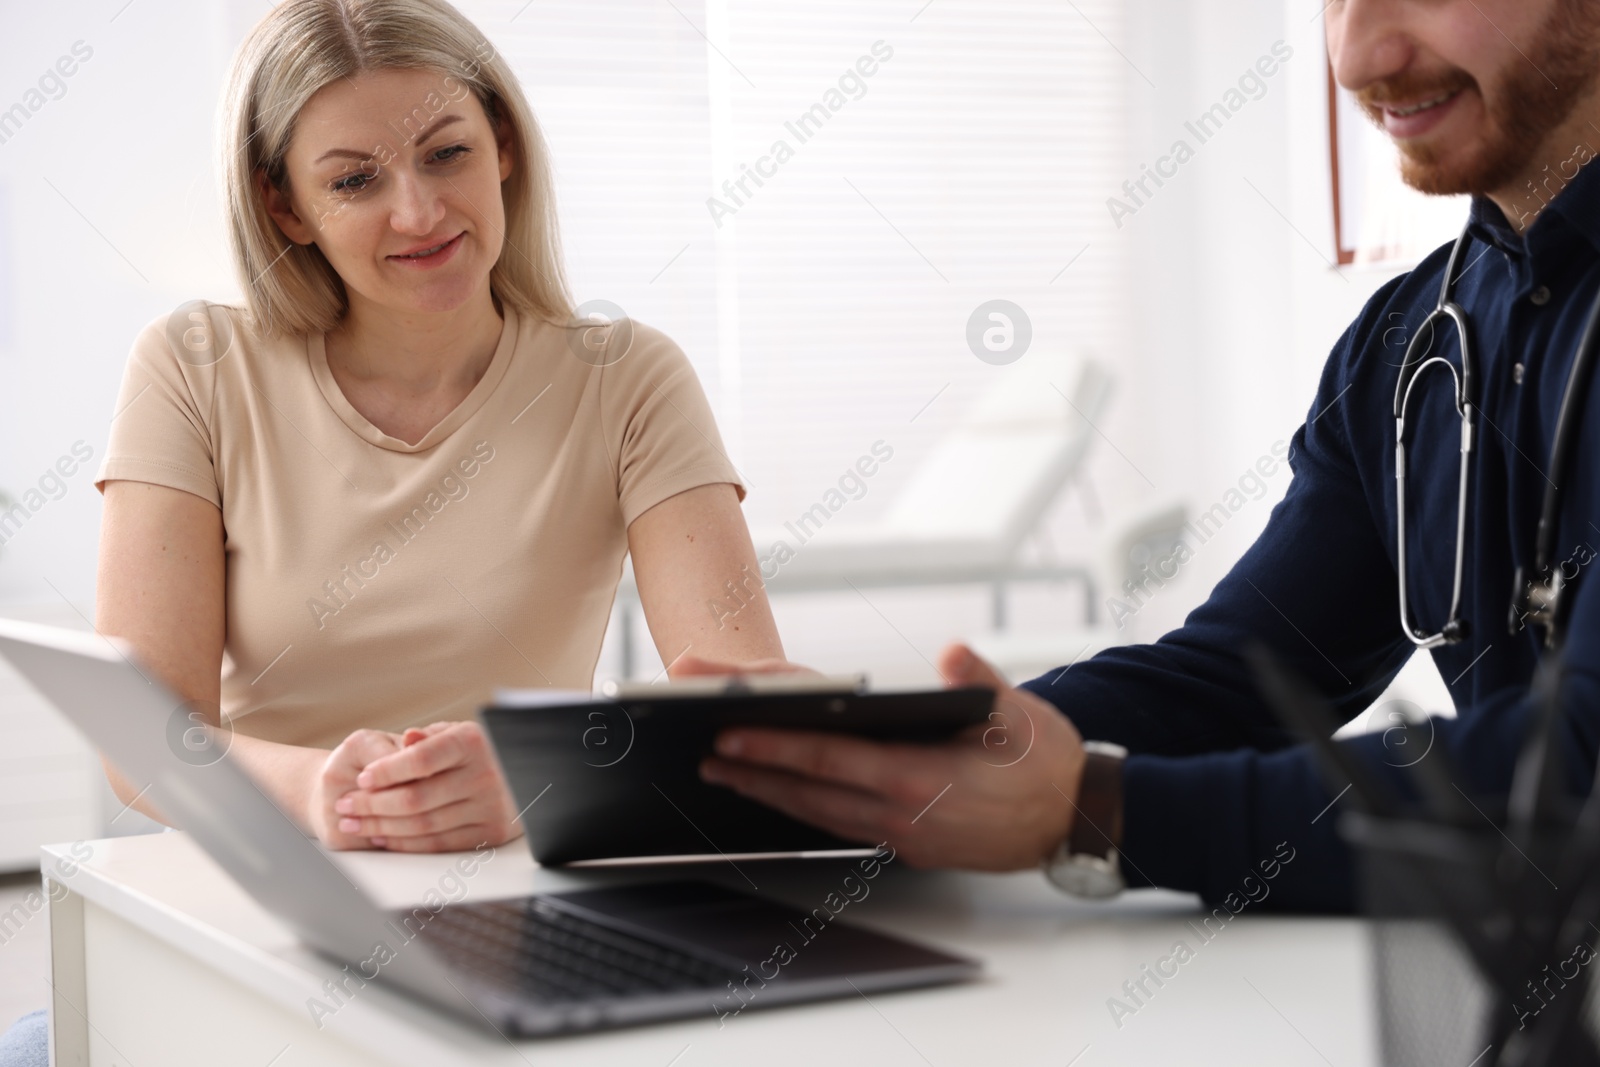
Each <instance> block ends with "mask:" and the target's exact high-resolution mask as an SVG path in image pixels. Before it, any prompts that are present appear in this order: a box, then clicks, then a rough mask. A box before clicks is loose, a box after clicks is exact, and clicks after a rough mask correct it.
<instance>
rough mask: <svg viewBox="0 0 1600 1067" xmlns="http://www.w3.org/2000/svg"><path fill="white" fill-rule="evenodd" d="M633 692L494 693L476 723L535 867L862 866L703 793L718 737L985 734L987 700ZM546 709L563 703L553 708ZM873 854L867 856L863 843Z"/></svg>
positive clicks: (719, 790) (958, 695)
mask: <svg viewBox="0 0 1600 1067" xmlns="http://www.w3.org/2000/svg"><path fill="white" fill-rule="evenodd" d="M649 688H651V689H655V690H659V692H660V695H654V694H648V693H646V692H644V691H642V690H641V689H640V688H637V687H636V688H632V689H629V690H628V691H626V692H624V693H623V694H621V699H573V698H574V697H581V694H565V695H554V694H548V693H541V692H540V691H538V690H532V691H521V692H520V693H515V692H502V693H498V694H496V700H495V703H494V704H492V705H490V706H489V707H486V708H484V709H482V710H481V711H480V712H479V718H480V720H481V721H482V723H483V725H484V728H485V730H486V731H487V732H488V735H489V738H490V740H491V742H492V743H493V745H494V749H495V753H496V756H497V757H498V759H499V761H500V766H501V769H502V771H503V772H504V774H505V777H506V781H507V783H508V784H509V785H510V786H511V791H512V794H513V795H514V796H515V797H516V801H517V806H518V807H519V808H520V809H521V810H522V814H521V820H522V826H523V829H524V831H525V833H526V835H527V839H528V845H529V847H530V849H531V850H532V852H533V857H534V859H536V860H537V861H538V862H539V863H540V864H541V865H544V866H561V865H566V864H576V863H596V862H605V863H619V864H620V863H637V862H658V863H659V862H673V861H691V860H720V859H741V858H743V859H752V858H768V857H771V858H779V857H786V858H787V857H794V856H796V855H799V856H804V857H810V856H812V855H815V854H819V853H821V854H834V853H838V852H840V851H841V850H850V851H852V852H854V853H855V854H860V855H864V854H870V853H871V852H872V851H873V850H872V848H871V847H866V848H863V843H862V842H852V841H845V840H842V839H840V838H838V837H835V836H834V835H832V834H830V833H827V832H825V831H822V830H819V829H817V828H815V827H812V826H807V825H806V824H804V823H801V822H798V821H796V820H794V819H791V818H789V817H788V816H787V815H784V814H782V813H780V812H778V811H776V810H774V809H772V808H768V807H766V806H765V805H762V804H759V803H757V802H755V801H753V800H749V799H747V798H745V797H742V796H740V795H738V794H737V793H735V792H733V791H732V790H730V789H726V788H723V787H721V786H713V785H709V784H707V783H705V782H702V781H701V780H700V775H699V766H700V761H701V760H702V759H704V758H705V757H706V756H707V755H709V754H710V753H711V745H712V740H713V739H714V738H715V736H716V734H717V733H718V731H720V730H722V729H723V728H725V727H729V726H775V727H780V728H786V729H797V730H822V731H829V732H834V733H846V734H853V735H856V736H859V737H866V738H872V739H874V740H881V741H903V742H912V743H933V742H938V741H943V740H947V739H949V738H950V737H952V736H953V735H955V734H957V733H959V732H961V731H962V730H964V729H967V728H969V727H971V726H974V725H977V724H980V723H984V722H987V721H988V720H989V717H990V714H991V712H992V710H993V708H994V690H992V689H988V688H984V687H979V686H972V687H964V688H955V689H937V690H929V691H926V692H884V693H866V692H860V691H845V690H830V689H826V688H820V689H819V688H816V687H812V688H811V689H809V690H808V691H797V692H783V691H771V690H770V689H767V690H766V691H762V690H759V689H752V688H750V687H747V686H743V685H741V684H740V683H739V682H738V681H735V682H734V683H732V684H731V685H730V686H726V687H723V688H721V689H720V691H717V692H706V691H705V689H706V687H705V686H704V685H701V686H698V687H695V688H698V689H699V691H690V692H684V693H674V689H675V688H676V687H675V686H673V685H662V686H654V687H649ZM552 696H555V698H556V699H557V700H560V701H562V702H559V703H550V702H549V701H550V699H551V697H552ZM870 844H873V845H875V844H877V842H872V843H870Z"/></svg>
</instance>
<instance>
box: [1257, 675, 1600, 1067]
mask: <svg viewBox="0 0 1600 1067" xmlns="http://www.w3.org/2000/svg"><path fill="white" fill-rule="evenodd" d="M1244 655H1245V659H1246V660H1247V661H1248V662H1249V664H1250V666H1251V668H1252V669H1253V671H1254V672H1255V675H1256V680H1257V682H1258V684H1259V685H1260V687H1261V690H1262V692H1263V694H1264V695H1265V696H1266V698H1267V700H1268V702H1269V703H1270V704H1271V705H1272V706H1273V708H1274V709H1275V710H1276V711H1277V712H1278V714H1279V716H1280V717H1281V718H1282V719H1283V720H1284V721H1285V723H1287V724H1288V725H1289V726H1290V727H1291V728H1293V729H1295V730H1296V731H1298V732H1300V733H1303V734H1304V735H1305V736H1306V737H1307V739H1309V740H1311V741H1312V742H1313V743H1314V744H1316V746H1317V751H1318V753H1319V754H1320V757H1321V759H1320V762H1321V763H1322V766H1323V770H1324V774H1325V777H1326V778H1327V780H1328V785H1329V788H1330V789H1331V790H1333V791H1334V792H1335V793H1338V792H1340V791H1342V790H1348V793H1349V804H1348V809H1347V810H1346V812H1345V813H1344V814H1343V815H1342V816H1341V817H1340V821H1339V832H1340V833H1341V835H1342V836H1343V837H1344V838H1345V840H1346V841H1348V842H1349V843H1350V844H1351V846H1352V848H1354V849H1355V850H1356V853H1357V856H1358V859H1359V864H1360V879H1359V884H1360V889H1361V897H1362V903H1363V907H1364V909H1365V911H1366V912H1367V914H1368V915H1369V916H1371V917H1372V918H1373V920H1374V924H1373V930H1374V942H1373V945H1374V955H1375V959H1374V963H1375V966H1376V972H1377V990H1378V994H1379V1006H1378V1007H1379V1016H1380V1019H1381V1028H1382V1040H1383V1059H1384V1062H1385V1063H1386V1064H1389V1065H1390V1067H1410V1065H1412V1064H1417V1065H1421V1064H1460V1065H1461V1067H1467V1065H1469V1064H1470V1065H1471V1067H1491V1065H1493V1067H1600V1048H1597V1046H1596V1042H1595V1029H1596V1024H1597V1021H1600V1018H1597V1005H1596V1002H1595V999H1594V998H1593V997H1592V995H1591V994H1592V992H1593V988H1592V986H1591V974H1590V972H1591V970H1592V969H1593V968H1591V967H1590V966H1589V964H1590V963H1591V962H1592V961H1594V960H1595V958H1596V956H1597V955H1600V953H1597V952H1596V949H1595V945H1596V942H1597V941H1600V926H1597V925H1596V924H1597V923H1600V789H1591V791H1590V793H1589V796H1588V798H1587V799H1586V800H1583V801H1581V802H1580V801H1579V800H1578V799H1577V798H1573V797H1572V796H1570V795H1569V794H1568V792H1567V790H1566V788H1565V785H1564V782H1563V777H1562V776H1563V774H1564V766H1563V761H1562V753H1561V751H1560V737H1561V733H1560V730H1559V721H1560V717H1561V705H1560V690H1561V675H1562V669H1561V665H1560V659H1559V657H1558V656H1556V655H1548V656H1546V657H1545V658H1544V659H1543V660H1542V661H1541V662H1540V665H1539V669H1538V672H1537V674H1536V675H1535V677H1534V690H1535V694H1536V696H1537V703H1536V713H1535V714H1534V716H1533V717H1532V719H1531V721H1530V722H1529V726H1528V732H1527V735H1526V737H1525V738H1524V741H1523V744H1522V748H1521V751H1520V752H1518V753H1517V754H1516V766H1515V770H1514V772H1513V776H1512V783H1511V792H1510V794H1509V796H1507V797H1505V798H1498V799H1487V798H1478V799H1474V798H1473V797H1472V795H1471V793H1470V786H1467V779H1466V778H1464V777H1462V776H1461V775H1460V774H1459V773H1457V771H1456V768H1455V767H1454V766H1453V764H1452V761H1451V758H1450V753H1449V751H1448V750H1447V748H1446V746H1444V745H1433V746H1431V747H1428V748H1427V755H1425V756H1424V757H1422V758H1420V759H1418V760H1416V761H1415V762H1413V763H1411V764H1410V765H1409V766H1407V767H1405V768H1404V769H1403V770H1401V771H1400V772H1399V773H1400V774H1401V775H1403V776H1404V778H1403V780H1404V781H1406V782H1408V783H1409V785H1410V786H1411V788H1412V791H1414V794H1415V798H1416V799H1409V798H1407V797H1405V796H1402V795H1400V793H1399V792H1397V790H1396V789H1395V788H1394V786H1393V785H1392V784H1391V781H1389V780H1386V779H1385V776H1384V775H1382V774H1379V773H1376V772H1375V770H1374V768H1372V767H1371V766H1369V765H1368V763H1367V762H1366V761H1365V759H1364V757H1363V756H1361V755H1360V754H1359V753H1357V752H1355V751H1354V750H1353V749H1352V748H1351V747H1350V746H1345V745H1340V744H1338V743H1336V742H1335V741H1334V740H1333V734H1334V731H1335V730H1337V729H1338V727H1339V725H1340V724H1339V722H1338V721H1337V720H1336V719H1335V717H1334V715H1333V712H1332V710H1331V709H1330V708H1329V706H1328V704H1327V702H1326V701H1325V700H1323V698H1322V697H1321V696H1320V695H1318V694H1317V693H1316V692H1315V691H1314V690H1312V689H1311V688H1310V687H1309V686H1308V685H1307V684H1305V683H1304V682H1303V681H1302V680H1300V679H1298V678H1296V677H1295V676H1294V675H1293V674H1292V673H1291V672H1290V671H1289V670H1288V669H1287V668H1286V667H1285V666H1283V664H1282V663H1281V662H1280V661H1279V660H1278V659H1277V657H1276V656H1274V655H1273V654H1272V652H1271V651H1269V650H1268V649H1267V648H1266V647H1265V646H1264V645H1261V644H1259V643H1258V644H1255V645H1253V646H1251V647H1249V648H1247V649H1246V650H1245V653H1244ZM1425 725H1426V724H1418V723H1412V722H1409V721H1401V722H1399V723H1398V724H1397V725H1396V727H1395V729H1398V730H1400V731H1402V732H1403V733H1404V735H1405V738H1404V739H1405V741H1406V742H1407V743H1408V744H1411V745H1414V746H1415V747H1413V748H1412V749H1410V751H1418V750H1420V749H1422V748H1423V747H1425V746H1428V744H1429V742H1431V740H1432V738H1431V734H1430V736H1427V737H1424V736H1423V735H1422V733H1421V729H1420V727H1423V726H1425ZM1508 755H1509V754H1508ZM1390 778H1391V779H1392V775H1391V776H1390ZM1458 783H1459V784H1458ZM1464 787H1465V788H1464ZM1591 935H1592V936H1591Z"/></svg>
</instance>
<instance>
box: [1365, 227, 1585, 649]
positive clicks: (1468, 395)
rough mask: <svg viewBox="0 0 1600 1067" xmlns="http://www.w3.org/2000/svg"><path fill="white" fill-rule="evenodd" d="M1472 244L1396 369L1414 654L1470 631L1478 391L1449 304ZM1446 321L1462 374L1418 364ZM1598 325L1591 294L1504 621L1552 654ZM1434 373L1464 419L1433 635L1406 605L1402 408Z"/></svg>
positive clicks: (1398, 462) (1434, 360)
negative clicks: (1451, 386) (1470, 501)
mask: <svg viewBox="0 0 1600 1067" xmlns="http://www.w3.org/2000/svg"><path fill="white" fill-rule="evenodd" d="M1470 243H1471V238H1470V237H1469V236H1468V234H1467V231H1466V230H1462V231H1461V236H1460V237H1458V238H1456V243H1455V247H1454V248H1453V249H1451V251H1450V262H1449V263H1448V264H1447V265H1446V267H1445V271H1444V281H1443V282H1442V283H1440V286H1439V302H1438V303H1437V304H1436V305H1435V306H1434V309H1433V311H1431V312H1429V314H1428V317H1427V319H1425V320H1424V321H1423V323H1422V328H1421V329H1419V330H1418V331H1417V333H1416V335H1415V336H1413V337H1412V338H1411V341H1410V343H1408V344H1407V345H1406V353H1405V359H1404V360H1403V361H1402V362H1401V365H1400V379H1399V381H1398V382H1397V383H1396V385H1395V390H1394V425H1395V436H1394V458H1395V491H1396V501H1395V508H1396V521H1395V525H1396V528H1397V531H1398V533H1397V538H1398V541H1397V553H1396V554H1397V556H1398V563H1399V572H1400V575H1399V577H1400V627H1401V629H1403V630H1404V631H1405V635H1406V637H1408V638H1410V640H1411V643H1412V644H1414V645H1416V646H1417V647H1418V648H1437V647H1438V646H1440V645H1453V644H1456V643H1457V642H1460V641H1464V640H1466V639H1467V638H1468V637H1469V636H1471V632H1472V631H1471V626H1470V625H1469V624H1468V621H1467V620H1466V619H1463V618H1462V617H1461V586H1462V578H1463V576H1464V573H1465V569H1466V533H1467V485H1468V474H1469V468H1470V463H1469V461H1470V459H1471V456H1472V453H1473V452H1474V450H1475V448H1476V446H1477V420H1476V409H1475V407H1474V406H1473V402H1472V399H1473V396H1474V395H1475V394H1474V392H1473V387H1474V385H1475V384H1476V383H1475V374H1476V370H1475V366H1474V364H1475V361H1474V359H1473V355H1472V329H1471V324H1470V323H1469V322H1468V320H1467V313H1466V311H1465V310H1464V309H1463V308H1462V307H1461V305H1460V304H1457V303H1456V302H1455V300H1454V291H1455V282H1456V267H1457V265H1458V264H1459V263H1460V261H1461V256H1462V252H1463V251H1464V250H1465V249H1466V247H1467V245H1468V244H1470ZM1445 320H1448V321H1449V322H1451V323H1453V324H1454V325H1455V329H1456V337H1457V340H1458V341H1459V342H1460V347H1461V367H1460V369H1459V370H1457V368H1456V366H1455V365H1454V364H1453V363H1451V362H1450V361H1449V360H1447V359H1446V358H1445V357H1444V356H1431V357H1429V358H1427V359H1423V358H1422V356H1424V355H1426V354H1427V349H1428V348H1431V347H1432V344H1433V334H1434V331H1435V328H1436V327H1437V326H1439V325H1442V323H1443V322H1444V321H1445ZM1597 323H1600V293H1597V294H1596V296H1595V302H1594V304H1593V305H1592V306H1591V307H1590V308H1589V318H1588V320H1587V321H1586V322H1585V323H1584V327H1583V334H1582V337H1581V339H1580V340H1579V341H1578V352H1577V355H1576V357H1575V358H1574V359H1573V361H1572V369H1571V371H1570V372H1569V373H1568V375H1567V385H1566V391H1565V392H1563V393H1562V395H1561V410H1560V413H1559V414H1558V415H1557V417H1556V432H1555V440H1554V441H1553V442H1552V444H1551V447H1550V471H1549V474H1548V476H1547V477H1546V478H1545V490H1544V505H1543V507H1542V508H1541V509H1540V512H1539V529H1538V532H1537V534H1536V536H1535V538H1534V558H1533V569H1532V571H1531V572H1530V571H1528V570H1527V569H1525V568H1524V567H1523V566H1522V565H1521V564H1518V565H1517V569H1516V577H1515V586H1514V588H1513V589H1512V593H1511V611H1510V615H1509V617H1508V620H1507V625H1508V628H1509V630H1510V631H1511V632H1512V633H1516V632H1517V631H1518V630H1519V629H1521V627H1522V625H1523V624H1524V623H1527V622H1531V623H1533V624H1534V625H1536V626H1540V627H1543V629H1544V644H1545V647H1546V648H1551V649H1554V648H1556V647H1558V645H1559V643H1560V639H1561V637H1562V631H1563V629H1564V626H1565V623H1566V616H1565V614H1564V612H1563V604H1564V603H1565V602H1566V598H1565V597H1564V596H1563V593H1564V591H1565V589H1566V587H1567V584H1568V581H1567V578H1566V576H1565V575H1564V574H1563V572H1562V568H1560V567H1555V566H1553V565H1552V564H1553V559H1554V549H1555V539H1556V523H1557V520H1558V519H1559V518H1560V514H1561V488H1560V487H1561V484H1562V483H1563V482H1564V481H1565V480H1566V475H1567V472H1568V469H1569V467H1570V466H1571V460H1572V452H1573V449H1574V448H1575V447H1576V445H1577V435H1578V434H1577V431H1578V426H1579V417H1580V412H1579V408H1580V407H1581V406H1582V404H1583V398H1584V396H1585V395H1586V394H1587V393H1588V388H1589V385H1588V383H1589V378H1590V375H1591V371H1592V370H1593V367H1594V357H1595V348H1596V347H1597V340H1596V338H1597V332H1600V326H1597ZM1425 338H1426V341H1427V344H1426V346H1425V347H1424V349H1423V351H1422V352H1421V353H1419V354H1418V355H1417V356H1416V357H1415V358H1413V355H1412V353H1413V350H1414V349H1416V347H1417V345H1418V344H1419V343H1420V342H1422V341H1423V340H1424V339H1425ZM1435 368H1443V369H1445V370H1447V371H1449V372H1450V377H1451V378H1452V379H1453V380H1454V382H1455V405H1456V414H1457V415H1459V416H1460V417H1461V462H1460V467H1459V470H1458V472H1457V477H1458V480H1459V484H1458V488H1457V491H1456V561H1455V581H1454V584H1453V585H1452V587H1451V592H1450V615H1449V617H1448V618H1447V619H1446V621H1445V624H1444V625H1443V626H1442V627H1440V629H1439V630H1438V632H1436V633H1431V634H1430V633H1427V632H1425V631H1424V630H1423V629H1422V628H1421V627H1418V626H1416V625H1414V624H1413V623H1412V621H1411V612H1410V608H1409V606H1408V603H1407V599H1406V444H1405V433H1406V404H1407V403H1408V402H1409V401H1410V399H1411V390H1412V389H1413V388H1414V387H1415V386H1416V384H1417V380H1418V379H1419V378H1420V377H1421V376H1422V373H1423V372H1424V371H1427V370H1430V369H1435Z"/></svg>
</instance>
